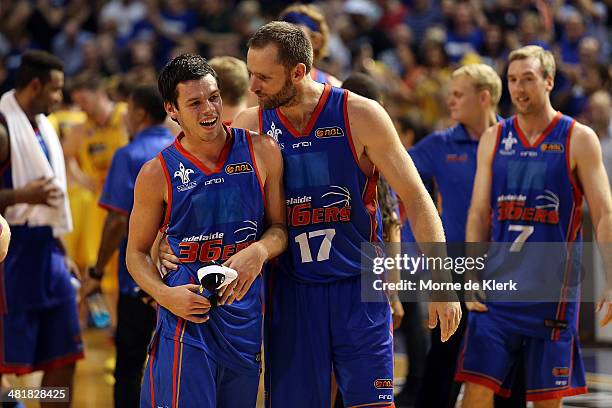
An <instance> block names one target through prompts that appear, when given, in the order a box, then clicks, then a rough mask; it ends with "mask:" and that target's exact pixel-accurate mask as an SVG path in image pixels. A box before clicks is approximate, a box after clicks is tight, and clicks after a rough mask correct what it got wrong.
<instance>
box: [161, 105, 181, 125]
mask: <svg viewBox="0 0 612 408" xmlns="http://www.w3.org/2000/svg"><path fill="white" fill-rule="evenodd" d="M164 108H165V109H166V113H167V114H168V116H170V119H172V120H173V121H175V122H176V121H178V109H177V108H176V107H175V106H174V104H173V103H171V102H164Z"/></svg>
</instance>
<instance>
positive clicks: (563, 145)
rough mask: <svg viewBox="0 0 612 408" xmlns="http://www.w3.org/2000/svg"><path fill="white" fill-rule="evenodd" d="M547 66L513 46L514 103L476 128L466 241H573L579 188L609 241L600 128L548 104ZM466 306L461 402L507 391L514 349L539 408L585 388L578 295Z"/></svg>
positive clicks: (481, 402)
mask: <svg viewBox="0 0 612 408" xmlns="http://www.w3.org/2000/svg"><path fill="white" fill-rule="evenodd" d="M554 75H555V63H554V59H553V56H552V54H551V53H550V52H548V51H545V50H543V49H542V48H541V47H538V46H527V47H523V48H520V49H517V50H515V51H513V52H511V53H510V55H509V67H508V88H509V91H510V95H511V98H512V103H513V104H514V106H515V109H516V112H517V113H516V115H515V116H513V117H511V118H509V119H507V120H504V121H502V122H501V123H500V124H499V125H497V126H494V127H492V128H490V129H488V130H487V131H486V132H485V133H484V134H483V136H482V138H481V141H480V144H479V146H478V163H477V170H476V176H475V180H474V190H473V194H472V201H471V206H470V210H469V213H468V223H467V231H466V235H467V241H468V242H486V241H488V240H491V241H494V242H514V243H517V242H518V243H519V244H521V243H524V242H527V243H529V242H568V243H571V246H576V247H578V246H579V245H580V241H581V233H580V227H581V207H582V203H583V197H586V199H587V201H588V204H589V210H590V212H591V217H592V219H593V225H594V226H595V233H596V236H597V239H598V241H599V242H602V243H609V242H611V241H612V197H611V195H610V186H609V184H608V179H607V176H606V173H605V170H604V167H603V164H602V158H601V157H602V156H601V149H600V146H599V142H598V140H597V136H596V134H595V133H594V132H593V131H592V130H591V129H590V128H588V127H587V126H584V125H582V124H580V123H578V122H576V121H575V120H573V119H571V118H569V117H567V116H564V115H562V114H561V113H560V112H556V111H555V110H554V109H553V107H552V106H551V104H550V99H549V96H550V91H551V90H552V89H553V85H554ZM551 204H553V205H551ZM523 250H524V248H523ZM515 251H516V249H515ZM604 256H608V257H609V254H604ZM539 259H540V262H547V261H549V260H547V259H546V257H545V256H539ZM491 261H492V260H491V259H489V260H488V262H491ZM527 261H528V262H527ZM534 261H535V262H534ZM606 261H607V263H608V262H609V260H608V259H606ZM517 262H518V263H517V267H516V270H515V271H516V272H517V273H520V272H524V271H526V272H527V273H531V274H538V273H540V274H542V273H547V271H549V272H550V268H547V267H546V265H542V264H539V265H536V266H535V268H534V263H537V262H538V260H534V259H533V258H527V256H526V255H525V254H523V255H522V256H521V258H518V260H517ZM608 266H609V263H608ZM570 269H571V268H570ZM608 272H610V271H608ZM544 278H546V276H542V277H541V279H544ZM611 285H612V279H608V287H607V288H606V290H605V292H604V295H603V297H602V299H601V301H600V302H599V303H598V309H605V316H604V318H603V320H602V321H601V324H602V325H605V324H607V323H609V322H610V321H611V320H612V303H611V301H612V286H611ZM467 308H468V310H470V314H469V319H468V327H467V331H466V335H465V339H464V345H463V349H462V354H461V356H460V358H459V362H458V369H457V375H456V378H457V379H458V380H461V381H466V382H467V385H466V392H465V396H464V400H463V406H464V407H469V408H473V407H491V406H492V404H493V394H494V393H497V394H500V395H508V394H509V389H510V387H511V384H512V378H513V375H514V373H513V369H514V367H516V364H517V358H519V356H521V355H522V356H525V357H524V365H525V375H526V378H525V382H526V398H527V400H532V401H534V405H535V407H536V408H539V407H560V406H561V398H562V397H564V396H570V395H576V394H581V393H585V392H587V388H586V384H585V378H584V368H583V364H582V358H581V353H580V345H579V340H578V328H577V321H578V303H577V302H575V301H574V302H572V301H566V299H564V298H563V297H561V299H560V301H559V302H558V303H553V302H538V303H533V302H532V303H526V302H520V303H519V302H517V303H507V302H505V303H501V302H500V303H495V302H488V303H480V302H477V301H474V302H468V303H467Z"/></svg>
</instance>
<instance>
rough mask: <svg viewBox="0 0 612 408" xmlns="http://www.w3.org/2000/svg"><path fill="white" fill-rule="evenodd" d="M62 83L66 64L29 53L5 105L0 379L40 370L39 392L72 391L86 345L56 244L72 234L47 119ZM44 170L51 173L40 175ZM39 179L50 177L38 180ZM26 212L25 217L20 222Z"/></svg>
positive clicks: (0, 137)
mask: <svg viewBox="0 0 612 408" xmlns="http://www.w3.org/2000/svg"><path fill="white" fill-rule="evenodd" d="M63 85H64V73H63V64H62V61H61V60H59V59H58V58H57V57H55V56H53V55H51V54H49V53H47V52H44V51H28V52H26V53H24V54H23V55H22V57H21V65H20V67H19V68H18V70H17V75H16V81H15V90H12V91H10V92H7V93H6V94H4V95H3V96H2V99H0V184H1V188H0V209H1V210H2V212H3V213H4V214H5V216H6V218H7V221H8V222H9V223H10V225H11V243H10V247H9V250H8V254H7V257H6V259H5V260H4V264H3V265H2V266H1V267H0V268H1V269H0V274H2V275H3V276H0V328H1V330H0V380H1V376H2V374H4V373H11V374H18V375H21V374H27V373H31V372H34V371H38V370H41V371H44V375H43V377H42V381H41V386H42V387H69V388H70V392H71V393H72V392H74V389H73V387H72V384H73V378H74V370H75V365H76V361H78V360H79V359H82V358H83V343H82V340H81V329H80V327H79V318H78V311H77V302H76V291H75V288H74V286H73V284H72V282H71V278H72V275H71V273H70V271H69V268H68V266H67V262H66V257H65V254H64V253H65V252H64V250H63V246H62V244H61V242H60V240H59V237H60V235H61V234H62V233H65V232H69V231H70V230H71V222H70V219H71V218H70V211H69V207H68V203H67V202H66V201H64V200H67V197H66V195H65V193H63V191H65V169H64V159H63V155H62V150H61V146H60V143H59V140H58V138H57V135H56V134H55V131H54V130H53V128H52V127H51V126H50V124H49V123H48V120H47V118H46V115H47V114H49V111H50V110H51V109H52V108H53V107H54V106H56V105H58V104H59V103H60V102H61V100H62V87H63ZM6 98H9V99H6ZM7 102H8V103H7ZM5 103H6V104H5ZM29 142H31V143H29ZM17 146H19V147H17ZM45 161H46V162H45ZM34 162H36V163H35V164H34ZM40 165H42V166H44V167H48V171H45V172H42V171H40V170H39V171H36V170H35V169H36V168H38V169H40V167H39V166H40ZM42 174H46V175H50V177H41V178H39V176H40V175H42ZM26 204H27V206H26ZM23 207H25V213H24V212H21V215H20V216H17V214H19V213H20V212H19V211H18V208H23ZM52 208H55V209H57V211H54V210H52ZM57 406H61V407H69V406H70V402H62V403H58V405H57Z"/></svg>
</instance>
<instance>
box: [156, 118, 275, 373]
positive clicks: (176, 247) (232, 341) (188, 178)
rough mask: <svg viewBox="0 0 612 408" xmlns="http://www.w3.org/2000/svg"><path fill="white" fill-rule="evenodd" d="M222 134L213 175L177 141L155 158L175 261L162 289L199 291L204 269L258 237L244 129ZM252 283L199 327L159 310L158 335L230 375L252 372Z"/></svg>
mask: <svg viewBox="0 0 612 408" xmlns="http://www.w3.org/2000/svg"><path fill="white" fill-rule="evenodd" d="M225 129H226V132H228V135H229V138H228V140H227V142H226V145H225V147H224V148H223V150H222V152H221V154H220V156H219V160H218V162H217V164H216V167H215V168H214V169H209V168H207V167H206V166H205V165H204V164H203V163H202V162H200V161H199V160H198V159H197V158H196V157H194V156H193V155H192V154H190V153H189V152H187V151H186V150H185V149H184V148H183V146H182V145H181V139H182V137H183V135H182V134H181V135H179V137H178V138H177V140H176V141H175V142H174V143H173V144H172V145H170V146H168V147H167V148H166V149H164V150H163V151H162V152H161V153H159V155H158V158H159V160H160V162H161V163H162V167H163V168H164V171H165V175H166V181H167V185H168V203H167V208H166V211H165V220H164V228H165V229H166V233H167V235H168V243H169V244H170V246H171V248H172V250H173V251H174V253H175V254H177V256H178V257H179V258H180V259H181V262H182V263H181V265H180V267H179V269H178V270H177V271H175V272H171V273H169V274H168V275H166V277H165V278H164V280H165V282H166V284H168V285H169V286H179V285H184V284H188V283H192V284H199V282H198V277H197V271H198V269H199V268H200V267H201V266H202V264H203V263H204V262H208V261H212V260H217V261H220V262H223V261H225V260H226V259H227V258H229V257H230V256H232V255H233V254H235V253H236V252H238V251H240V250H242V249H244V248H246V247H247V246H248V245H250V244H251V243H253V242H254V241H255V240H257V239H258V238H259V237H260V235H261V234H262V231H263V222H264V200H263V187H262V183H261V181H260V177H259V173H258V170H257V165H256V162H255V159H254V153H253V144H252V141H251V136H250V134H249V133H248V132H245V130H244V129H231V128H225ZM260 281H261V278H260V277H258V278H257V279H256V280H255V281H254V282H253V285H252V286H251V288H250V290H249V292H248V293H247V295H246V296H245V297H244V298H243V299H242V300H241V301H236V302H234V303H233V304H232V305H224V306H218V307H215V308H213V309H211V311H210V313H209V314H210V320H208V321H207V322H205V323H202V324H194V323H191V322H187V321H185V320H183V319H181V318H178V317H176V316H175V315H173V314H172V313H170V312H169V311H167V310H166V309H164V308H160V314H159V319H158V326H159V327H160V329H159V331H160V332H161V334H163V335H165V336H166V337H170V338H173V339H175V340H177V341H181V342H185V343H188V344H191V345H193V346H195V347H200V348H203V349H204V350H206V351H207V352H209V353H210V355H211V356H212V358H214V359H215V360H217V361H220V362H222V363H223V364H227V365H228V366H230V367H233V368H234V369H237V370H240V369H248V370H252V369H253V367H256V366H258V365H259V361H256V360H257V359H258V358H259V354H258V353H259V352H260V347H261V333H262V328H261V320H262V317H261V316H262V300H261V282H260Z"/></svg>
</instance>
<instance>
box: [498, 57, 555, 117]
mask: <svg viewBox="0 0 612 408" xmlns="http://www.w3.org/2000/svg"><path fill="white" fill-rule="evenodd" d="M553 85H554V82H553V78H552V77H551V76H550V75H547V76H546V77H545V76H544V69H543V67H542V64H541V63H540V60H539V59H538V58H535V57H528V58H523V59H517V60H514V61H512V62H511V63H510V66H509V67H508V90H509V91H510V97H511V98H512V104H513V105H514V108H515V109H516V111H517V112H518V113H520V114H529V113H534V112H538V111H539V110H541V109H543V108H544V107H545V106H546V103H547V102H548V98H549V94H550V91H551V90H552V88H553Z"/></svg>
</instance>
